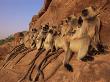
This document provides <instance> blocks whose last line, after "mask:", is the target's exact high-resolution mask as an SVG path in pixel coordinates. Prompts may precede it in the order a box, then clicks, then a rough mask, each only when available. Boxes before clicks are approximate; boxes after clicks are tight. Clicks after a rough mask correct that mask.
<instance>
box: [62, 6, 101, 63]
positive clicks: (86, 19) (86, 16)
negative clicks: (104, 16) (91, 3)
mask: <svg viewBox="0 0 110 82" xmlns="http://www.w3.org/2000/svg"><path fill="white" fill-rule="evenodd" d="M81 18H82V20H83V23H82V25H81V27H80V28H79V29H78V30H77V31H76V33H75V34H74V35H73V36H71V37H70V41H69V47H67V48H68V49H67V52H66V56H65V60H64V65H65V64H69V59H70V56H71V52H77V53H78V55H77V59H78V60H83V58H84V57H85V56H87V53H88V49H89V46H90V45H92V46H93V47H94V48H95V49H97V45H98V44H99V43H100V38H99V30H100V19H99V18H98V17H97V15H96V12H95V10H94V9H93V8H92V7H88V8H85V9H84V10H82V12H81ZM66 39H67V40H68V37H66Z"/></svg>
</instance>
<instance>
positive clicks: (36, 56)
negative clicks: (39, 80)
mask: <svg viewBox="0 0 110 82" xmlns="http://www.w3.org/2000/svg"><path fill="white" fill-rule="evenodd" d="M44 51H45V49H42V50H40V51H38V53H37V54H36V55H35V58H34V59H33V60H32V61H31V63H30V64H29V65H30V67H29V69H28V70H27V72H26V74H25V75H24V76H23V78H21V79H20V80H18V82H22V81H23V80H24V79H25V78H26V77H27V76H28V74H29V72H30V70H31V69H32V68H33V66H34V64H35V61H36V59H37V58H38V57H39V56H40V54H42V52H44Z"/></svg>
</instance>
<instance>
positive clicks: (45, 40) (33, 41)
mask: <svg viewBox="0 0 110 82" xmlns="http://www.w3.org/2000/svg"><path fill="white" fill-rule="evenodd" d="M97 10H98V9H97ZM97 10H96V9H94V8H93V7H87V8H85V9H83V10H82V11H81V14H80V16H79V17H76V16H75V15H70V16H69V17H67V18H66V19H64V20H62V21H61V24H60V25H58V26H49V23H47V24H45V25H42V26H41V28H40V29H35V28H34V29H31V31H29V32H27V33H25V34H24V37H23V38H21V41H20V43H21V44H24V46H25V47H26V48H30V49H33V48H37V49H38V50H41V49H45V50H46V51H49V50H50V51H51V52H53V51H57V50H59V49H63V50H64V53H65V56H64V61H63V65H64V67H66V68H67V69H68V66H69V65H70V64H69V60H70V59H71V55H72V52H74V53H77V59H78V60H83V59H84V58H85V57H86V56H87V55H88V52H89V50H90V49H89V48H90V46H91V47H92V48H93V49H95V50H96V51H97V52H101V51H103V50H101V49H100V48H99V46H100V45H101V41H100V35H99V32H100V18H99V17H98V12H97ZM7 59H8V58H7Z"/></svg>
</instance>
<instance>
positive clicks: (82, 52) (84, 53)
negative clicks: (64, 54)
mask: <svg viewBox="0 0 110 82" xmlns="http://www.w3.org/2000/svg"><path fill="white" fill-rule="evenodd" d="M89 45H90V39H89V38H84V39H83V40H82V41H81V45H80V49H79V52H78V56H77V59H78V60H82V59H83V58H84V57H85V56H87V52H88V48H89Z"/></svg>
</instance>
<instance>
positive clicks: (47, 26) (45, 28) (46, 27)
mask: <svg viewBox="0 0 110 82" xmlns="http://www.w3.org/2000/svg"><path fill="white" fill-rule="evenodd" d="M42 30H43V31H46V32H48V30H49V25H48V24H45V25H44V26H42Z"/></svg>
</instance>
